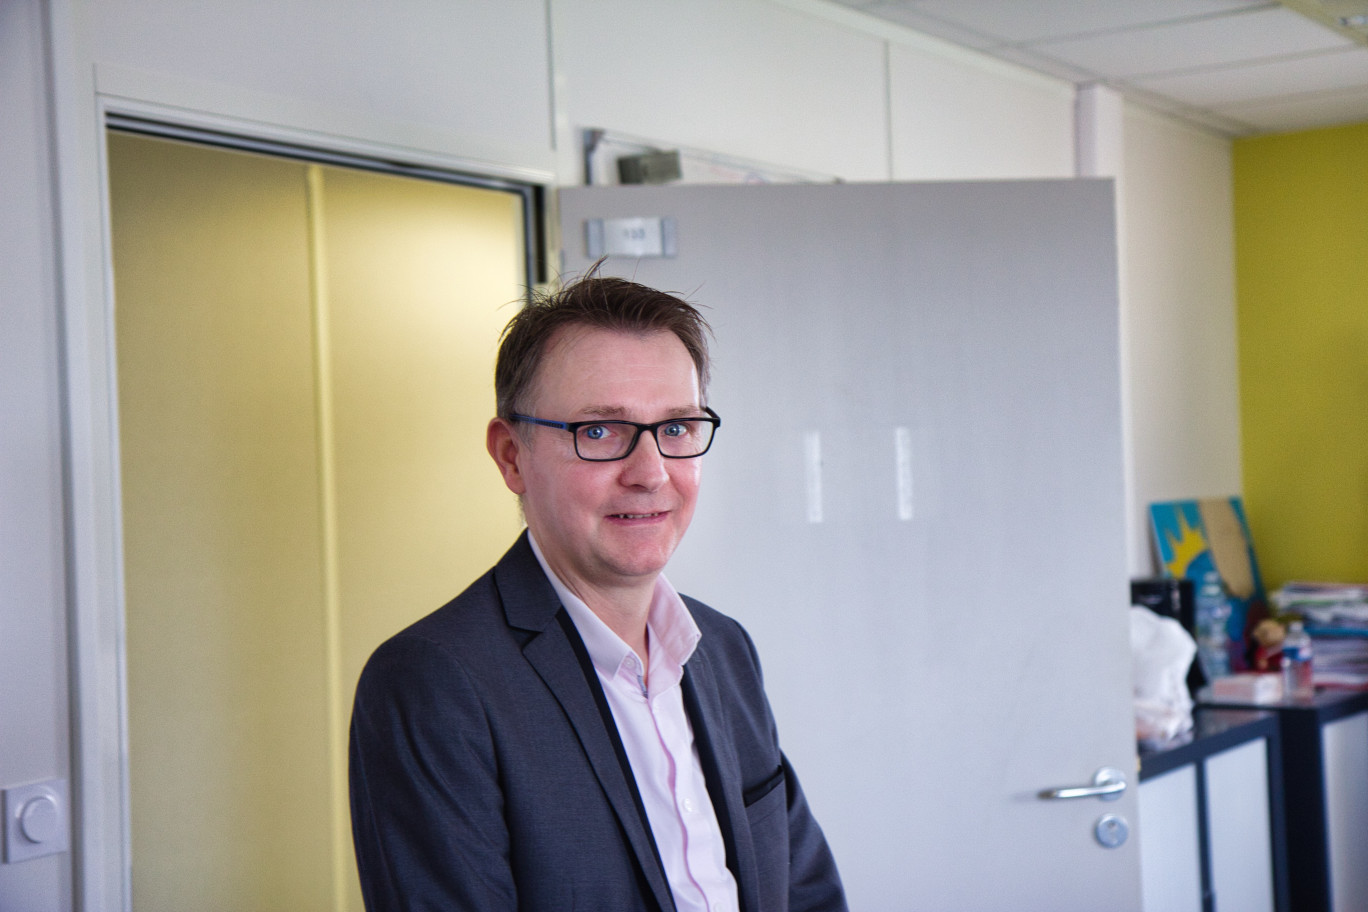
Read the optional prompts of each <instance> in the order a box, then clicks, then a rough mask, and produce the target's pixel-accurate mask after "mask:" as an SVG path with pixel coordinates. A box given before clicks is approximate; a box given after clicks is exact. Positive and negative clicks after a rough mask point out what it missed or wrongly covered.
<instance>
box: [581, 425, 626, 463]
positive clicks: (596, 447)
mask: <svg viewBox="0 0 1368 912" xmlns="http://www.w3.org/2000/svg"><path fill="white" fill-rule="evenodd" d="M636 431H637V429H636V428H635V427H634V426H632V425H630V424H622V423H621V422H617V421H605V422H603V423H602V424H586V425H585V426H584V427H582V428H579V429H578V430H576V431H575V450H576V452H578V453H579V455H580V458H582V459H617V458H619V457H621V456H623V455H625V454H626V452H627V449H628V448H629V447H630V446H631V445H632V440H633V439H634V438H635V437H636Z"/></svg>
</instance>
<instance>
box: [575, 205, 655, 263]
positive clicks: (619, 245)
mask: <svg viewBox="0 0 1368 912" xmlns="http://www.w3.org/2000/svg"><path fill="white" fill-rule="evenodd" d="M584 240H585V247H586V248H587V251H586V252H587V253H588V255H589V259H591V260H597V259H598V258H600V257H604V256H623V257H637V258H640V257H673V256H674V255H675V253H676V252H677V245H676V239H675V220H674V218H673V217H672V216H665V217H663V218H651V217H636V218H612V219H586V220H585V222H584Z"/></svg>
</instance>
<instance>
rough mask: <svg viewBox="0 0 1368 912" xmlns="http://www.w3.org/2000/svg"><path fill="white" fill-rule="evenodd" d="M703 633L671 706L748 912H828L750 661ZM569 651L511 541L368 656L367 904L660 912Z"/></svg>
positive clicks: (362, 846) (646, 836)
mask: <svg viewBox="0 0 1368 912" xmlns="http://www.w3.org/2000/svg"><path fill="white" fill-rule="evenodd" d="M685 602H686V604H687V605H688V607H689V611H690V612H691V613H692V614H693V616H694V620H695V621H696V622H697V624H698V626H699V628H700V629H701V631H702V634H703V637H702V639H701V641H700V642H699V646H698V649H697V650H696V651H695V653H694V655H693V657H692V658H691V659H690V660H689V662H688V665H687V667H686V669H685V678H684V685H683V686H684V696H685V707H686V710H687V711H688V713H689V716H690V721H691V723H692V725H693V728H694V736H695V741H696V742H697V745H698V749H699V755H700V758H701V759H702V764H703V767H704V772H705V776H706V778H707V780H708V790H709V793H710V795H711V797H712V801H713V806H714V808H715V810H716V812H717V818H718V823H719V824H720V825H721V828H722V832H723V835H724V837H725V839H726V843H727V861H728V867H730V868H731V871H732V873H733V875H734V876H735V878H736V882H737V888H738V892H739V895H740V901H741V908H742V909H743V910H745V912H770V910H792V912H806V910H843V909H845V899H844V895H843V892H842V889H841V883H840V878H839V876H838V875H837V872H836V866H835V863H834V861H833V860H832V857H831V852H830V851H829V849H828V848H827V844H826V840H825V838H824V837H823V836H822V832H821V829H820V828H819V827H818V825H817V822H816V821H815V820H814V819H813V817H812V814H811V813H810V811H809V810H808V805H807V801H806V799H805V798H804V797H803V792H802V789H801V788H799V785H798V780H797V778H796V777H795V776H794V774H793V771H792V769H791V768H789V766H788V763H787V761H786V760H785V758H784V756H783V755H782V754H781V753H780V751H779V743H778V738H777V736H776V732H775V726H774V719H773V717H772V716H771V714H770V709H769V705H768V702H767V701H766V699H765V695H764V691H763V688H762V683H761V678H760V666H759V662H758V660H757V657H756V653H755V648H754V646H753V645H752V643H751V641H750V638H749V637H748V636H747V635H746V633H745V631H744V630H742V628H741V626H740V625H739V624H737V623H736V622H735V621H733V620H731V619H730V618H727V617H724V616H723V615H721V614H719V613H717V612H716V611H713V610H712V609H711V608H708V607H707V606H705V605H703V604H701V603H699V602H697V601H694V600H692V599H688V598H686V599H685ZM611 722H612V717H611V715H610V714H609V712H608V709H607V705H606V702H604V700H603V695H602V690H601V688H600V686H599V684H598V681H597V678H596V677H595V676H594V675H593V673H592V666H590V665H589V664H588V656H587V654H586V653H585V651H584V646H583V644H582V643H581V642H580V640H579V636H578V634H577V633H576V632H575V628H574V626H573V624H571V623H569V620H568V615H566V613H565V611H564V609H563V608H561V605H560V602H559V600H558V599H557V597H556V594H555V591H554V590H553V589H552V588H551V584H550V582H549V581H548V580H547V578H546V575H545V574H544V573H543V572H542V569H541V566H540V565H539V564H538V563H537V560H536V557H535V556H534V555H533V554H532V549H531V547H530V546H529V544H528V543H527V538H526V535H524V536H522V537H521V538H520V539H519V540H518V541H517V543H515V544H514V546H513V547H512V548H511V549H510V550H509V551H508V553H507V554H505V555H504V557H503V559H502V560H500V561H499V563H498V565H497V566H495V567H494V569H493V570H491V571H490V572H489V573H487V574H485V575H484V576H483V577H482V578H480V579H479V580H477V581H476V582H475V583H473V584H472V585H471V586H470V588H469V589H467V590H466V591H465V592H463V593H462V594H461V595H460V596H458V597H457V598H456V599H454V600H453V601H451V602H450V603H448V604H447V605H445V606H443V607H442V608H440V609H438V610H437V611H435V612H434V613H432V614H430V615H428V616H427V617H425V618H423V619H422V620H420V621H418V622H417V623H415V624H414V625H412V626H411V627H409V628H408V629H406V630H404V631H402V632H400V633H399V634H397V635H396V636H394V637H393V638H391V639H390V640H388V641H387V642H385V643H384V644H382V645H381V646H380V647H379V648H378V649H377V650H376V651H375V654H374V655H373V656H372V657H371V659H370V661H369V662H368V663H367V664H366V667H365V670H364V671H363V672H362V675H361V680H360V683H359V685H358V687H357V693H356V703H355V706H354V709H353V713H352V728H351V805H352V832H353V836H354V840H355V846H356V858H357V864H358V867H359V869H360V875H361V887H362V892H363V894H364V896H365V900H366V907H367V908H368V909H369V910H371V912H379V910H398V909H432V910H437V909H440V910H465V909H469V910H480V912H493V910H505V909H507V910H512V909H521V910H546V912H566V910H572V909H582V910H592V912H609V910H624V912H626V910H649V909H658V910H662V912H666V910H673V908H674V903H673V900H672V898H671V894H670V889H669V885H668V884H667V882H666V879H665V875H664V872H663V870H662V868H661V865H660V861H659V858H658V855H657V853H656V850H655V843H654V840H653V838H652V836H651V832H650V827H649V824H647V822H646V820H645V815H644V813H643V812H642V811H641V808H640V798H639V797H638V795H637V793H636V786H635V783H634V782H633V781H632V779H631V777H630V775H628V773H627V770H628V769H629V767H628V766H627V761H626V757H625V753H623V751H622V749H621V742H620V741H619V739H618V737H617V732H616V728H615V727H613V726H612V724H611Z"/></svg>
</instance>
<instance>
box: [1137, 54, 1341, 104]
mask: <svg viewBox="0 0 1368 912" xmlns="http://www.w3.org/2000/svg"><path fill="white" fill-rule="evenodd" d="M1135 85H1137V86H1139V87H1141V88H1144V89H1148V90H1150V91H1152V92H1157V93H1159V94H1163V95H1170V96H1172V97H1174V98H1177V99H1179V100H1181V101H1184V102H1187V103H1188V104H1193V105H1199V106H1212V105H1225V104H1230V103H1231V102H1240V101H1250V100H1253V99H1260V98H1276V97H1279V96H1286V95H1294V94H1303V93H1307V92H1323V91H1327V90H1334V89H1350V88H1355V87H1359V86H1368V48H1365V47H1362V46H1359V45H1352V46H1350V47H1348V48H1344V49H1341V50H1335V51H1329V52H1326V53H1321V54H1313V55H1309V56H1305V57H1293V58H1286V59H1282V60H1275V61H1269V62H1265V63H1256V64H1250V65H1247V66H1239V67H1229V68H1225V69H1219V70H1205V71H1202V72H1199V73H1185V74H1180V75H1176V76H1156V77H1152V78H1148V79H1137V80H1135Z"/></svg>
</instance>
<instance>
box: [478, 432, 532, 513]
mask: <svg viewBox="0 0 1368 912" xmlns="http://www.w3.org/2000/svg"><path fill="white" fill-rule="evenodd" d="M525 447H526V444H525V443H524V442H523V440H522V438H521V437H519V436H518V432H517V431H516V430H514V428H513V425H512V424H511V423H510V422H509V421H507V420H506V419H504V418H493V419H491V420H490V422H489V427H488V428H487V429H486V430H485V449H487V450H489V455H490V457H491V458H492V459H493V460H494V464H495V465H496V466H498V467H499V474H501V475H502V476H503V480H504V484H505V485H507V486H508V490H510V491H512V492H513V493H514V494H517V495H518V496H520V497H521V496H522V495H523V494H524V493H526V491H527V485H526V483H525V482H524V481H523V476H522V469H520V468H519V466H518V460H519V459H520V458H521V456H522V455H523V450H524V448H525Z"/></svg>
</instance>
